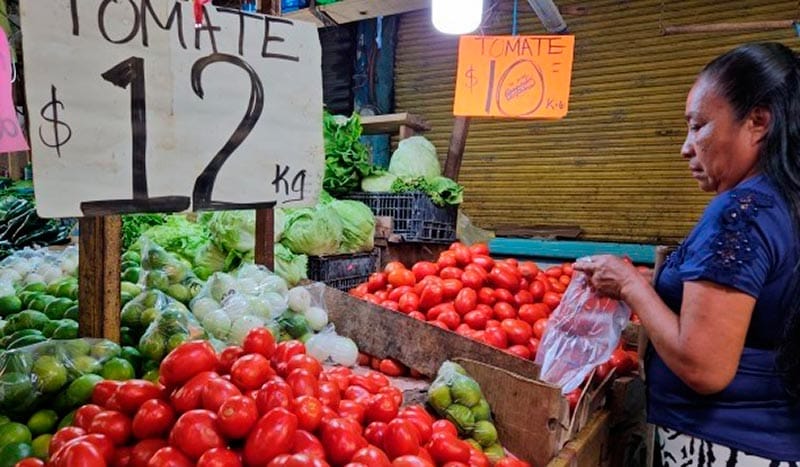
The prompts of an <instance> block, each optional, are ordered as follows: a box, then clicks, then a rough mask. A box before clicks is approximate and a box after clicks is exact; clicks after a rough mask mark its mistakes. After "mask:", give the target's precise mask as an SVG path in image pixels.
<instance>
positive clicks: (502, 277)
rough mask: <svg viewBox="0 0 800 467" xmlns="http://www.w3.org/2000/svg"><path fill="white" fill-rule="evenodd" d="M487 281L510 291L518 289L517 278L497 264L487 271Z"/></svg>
mask: <svg viewBox="0 0 800 467" xmlns="http://www.w3.org/2000/svg"><path fill="white" fill-rule="evenodd" d="M489 282H490V283H491V284H492V285H494V286H495V287H497V288H499V289H506V290H508V291H510V292H512V293H514V292H516V291H517V289H519V278H518V277H517V276H515V275H514V274H513V273H511V272H509V271H506V270H503V269H502V268H500V267H499V266H495V267H494V268H492V270H491V272H489Z"/></svg>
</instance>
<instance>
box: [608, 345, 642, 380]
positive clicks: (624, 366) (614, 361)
mask: <svg viewBox="0 0 800 467" xmlns="http://www.w3.org/2000/svg"><path fill="white" fill-rule="evenodd" d="M608 363H609V364H610V365H611V367H612V368H614V371H615V372H616V373H617V375H619V376H625V375H627V374H630V373H631V372H632V371H633V370H634V369H635V368H636V364H637V363H636V362H634V361H633V360H632V359H631V357H630V355H628V353H627V352H625V351H624V350H622V349H616V350H614V352H612V353H611V358H610V359H609V360H608Z"/></svg>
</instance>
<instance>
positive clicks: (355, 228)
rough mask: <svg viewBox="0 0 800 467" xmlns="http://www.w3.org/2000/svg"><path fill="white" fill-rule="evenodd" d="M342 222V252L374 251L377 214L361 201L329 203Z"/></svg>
mask: <svg viewBox="0 0 800 467" xmlns="http://www.w3.org/2000/svg"><path fill="white" fill-rule="evenodd" d="M329 206H330V207H331V209H333V210H334V211H335V212H336V214H337V215H338V216H339V220H340V221H341V222H342V245H341V248H340V249H339V251H340V252H341V253H358V252H361V251H372V249H373V248H374V246H375V215H374V214H372V210H371V209H370V208H369V207H368V206H367V205H366V204H364V203H362V202H360V201H333V202H332V203H331V204H329Z"/></svg>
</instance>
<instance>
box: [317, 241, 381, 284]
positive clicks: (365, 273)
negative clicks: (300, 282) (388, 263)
mask: <svg viewBox="0 0 800 467" xmlns="http://www.w3.org/2000/svg"><path fill="white" fill-rule="evenodd" d="M379 260H380V250H378V249H375V250H373V251H372V252H370V253H353V254H346V255H331V256H309V257H308V278H309V279H311V280H313V281H319V282H324V283H325V284H326V285H328V287H332V288H334V289H339V290H342V291H348V290H350V289H352V288H353V287H355V286H357V285H359V284H361V283H362V282H366V281H367V279H369V276H370V274H372V273H374V272H376V271H377V270H378V262H379Z"/></svg>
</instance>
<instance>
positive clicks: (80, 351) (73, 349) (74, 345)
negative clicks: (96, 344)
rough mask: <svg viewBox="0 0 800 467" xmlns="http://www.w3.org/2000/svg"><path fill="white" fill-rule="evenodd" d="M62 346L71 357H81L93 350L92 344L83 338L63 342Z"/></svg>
mask: <svg viewBox="0 0 800 467" xmlns="http://www.w3.org/2000/svg"><path fill="white" fill-rule="evenodd" d="M61 345H62V348H63V349H64V350H66V351H67V354H69V356H70V357H72V358H75V357H80V356H82V355H89V352H90V351H91V350H92V344H90V343H88V342H86V341H85V340H83V339H73V340H68V341H65V342H62V343H61Z"/></svg>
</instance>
